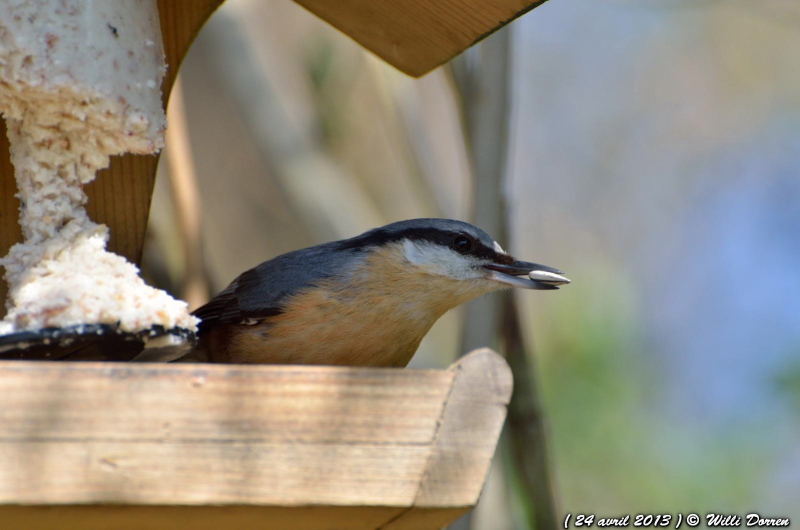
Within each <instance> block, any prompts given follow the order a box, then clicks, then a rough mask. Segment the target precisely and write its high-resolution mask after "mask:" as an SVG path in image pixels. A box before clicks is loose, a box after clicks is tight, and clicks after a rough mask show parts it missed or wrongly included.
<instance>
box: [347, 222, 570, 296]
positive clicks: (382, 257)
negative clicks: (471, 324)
mask: <svg viewBox="0 0 800 530" xmlns="http://www.w3.org/2000/svg"><path fill="white" fill-rule="evenodd" d="M348 243H349V244H350V245H354V246H355V245H361V246H362V248H371V249H373V250H372V253H373V255H374V256H373V258H374V259H372V260H369V261H371V262H372V263H373V264H375V263H382V265H380V267H381V268H384V267H386V268H389V266H390V265H401V268H400V269H399V270H398V267H395V266H393V267H391V268H392V270H393V272H392V273H391V274H394V275H396V276H397V281H398V282H402V281H404V279H405V280H408V279H413V280H414V281H415V283H416V284H417V285H423V284H424V285H427V286H429V289H430V290H431V292H433V290H436V292H439V293H441V294H443V295H450V294H452V295H453V296H455V297H456V298H458V299H459V300H453V302H454V304H453V305H454V306H455V305H458V304H459V303H463V301H465V300H467V299H471V298H476V297H478V296H480V295H482V294H485V293H488V292H491V291H494V290H497V289H502V288H507V287H518V288H522V289H539V290H553V289H558V287H559V286H560V285H564V284H567V283H570V280H569V279H567V278H566V277H565V276H563V273H562V272H561V271H559V270H558V269H554V268H552V267H547V266H545V265H539V264H537V263H531V262H527V261H520V260H517V259H515V258H513V257H512V256H510V255H509V254H508V253H506V252H505V251H504V250H503V248H502V247H501V246H500V245H499V244H498V243H497V242H496V241H494V240H493V239H492V238H491V237H490V236H489V235H488V234H486V232H484V231H483V230H481V229H480V228H477V227H475V226H473V225H471V224H469V223H465V222H462V221H454V220H450V219H413V220H409V221H401V222H398V223H393V224H390V225H387V226H384V227H381V228H377V229H375V230H372V231H370V232H367V233H365V234H363V235H362V236H359V237H357V238H353V239H352V240H348ZM351 248H352V247H351ZM387 276H390V275H387ZM387 281H391V277H390V278H389V279H388V280H387ZM406 283H407V282H406Z"/></svg>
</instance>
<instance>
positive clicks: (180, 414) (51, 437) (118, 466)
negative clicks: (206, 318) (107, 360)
mask: <svg viewBox="0 0 800 530" xmlns="http://www.w3.org/2000/svg"><path fill="white" fill-rule="evenodd" d="M0 394H2V395H3V396H5V397H4V400H3V407H2V408H0V520H2V521H3V526H4V528H5V527H8V528H25V529H26V530H36V529H39V528H41V529H50V528H55V527H58V528H60V529H64V530H66V529H72V528H75V529H77V528H81V529H84V530H86V529H93V528H111V527H113V528H131V529H133V528H148V529H160V528H164V529H166V528H175V527H177V526H176V524H178V523H180V525H179V526H180V527H191V528H196V529H216V528H251V527H252V528H256V527H258V528H281V529H284V530H296V529H309V530H310V529H315V530H319V529H321V528H336V529H351V528H352V529H362V528H363V529H375V528H387V529H392V530H400V529H406V528H408V529H412V528H413V529H416V530H419V529H426V528H430V529H434V528H440V527H441V526H443V525H445V524H447V523H448V522H450V521H452V520H454V519H455V518H457V517H458V516H459V515H460V514H462V513H463V512H465V511H467V510H468V509H470V508H471V507H472V506H474V505H475V503H476V502H477V500H478V496H479V494H480V490H481V487H482V485H483V482H484V480H485V477H486V474H487V472H488V469H489V464H490V461H491V458H492V455H493V453H494V449H495V446H496V444H497V440H498V437H499V435H500V430H501V428H502V424H503V421H504V419H505V415H506V406H507V404H508V402H509V399H510V395H511V373H510V371H509V369H508V366H507V365H506V363H505V361H504V360H503V359H502V358H501V357H500V356H499V355H497V354H496V353H494V352H492V351H490V350H487V349H484V350H478V351H476V352H473V353H472V354H470V355H469V356H466V357H464V358H463V359H462V360H461V361H459V362H458V363H456V364H455V365H453V366H452V367H451V368H450V369H449V370H446V371H437V370H402V369H358V368H337V367H297V366H272V367H266V366H256V367H250V366H248V367H243V366H228V365H190V364H186V365H165V364H140V365H137V364H133V365H131V364H103V363H76V364H61V363H48V362H3V363H0Z"/></svg>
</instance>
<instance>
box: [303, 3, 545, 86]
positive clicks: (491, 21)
mask: <svg viewBox="0 0 800 530" xmlns="http://www.w3.org/2000/svg"><path fill="white" fill-rule="evenodd" d="M295 1H296V2H297V3H298V4H300V5H302V6H303V7H305V8H306V9H308V10H309V11H311V12H312V13H314V14H316V15H317V16H319V17H320V18H322V19H324V20H326V21H327V22H329V23H330V24H331V25H333V26H335V27H336V28H337V29H339V30H340V31H342V32H344V33H346V34H347V35H348V36H350V37H351V38H353V39H354V40H355V41H357V42H358V43H359V44H361V45H362V46H364V47H365V48H367V49H368V50H370V51H371V52H372V53H374V54H375V55H377V56H379V57H381V58H382V59H383V60H385V61H386V62H388V63H389V64H391V65H393V66H394V67H396V68H398V69H400V70H402V71H403V72H405V73H407V74H409V75H412V76H414V77H419V76H421V75H423V74H426V73H428V72H429V71H431V70H433V69H434V68H436V67H437V66H440V65H442V64H444V63H446V62H447V61H449V60H450V59H452V58H453V57H455V56H456V55H458V54H459V53H461V52H463V51H464V50H466V49H467V48H469V47H470V46H472V45H473V44H475V43H476V42H478V41H479V40H481V39H483V38H484V37H486V36H488V35H490V34H491V33H493V32H494V31H496V30H498V29H500V28H501V27H503V26H505V25H506V24H508V23H509V22H511V21H512V20H514V19H515V18H517V17H519V16H521V15H523V14H525V13H527V12H528V11H530V10H531V9H533V8H535V7H537V6H539V5H541V4H543V3H544V2H545V1H546V0H494V1H492V2H486V1H485V0H437V1H435V2H431V1H430V0H394V1H392V2H375V1H373V0H338V1H336V2H331V1H330V0H295Z"/></svg>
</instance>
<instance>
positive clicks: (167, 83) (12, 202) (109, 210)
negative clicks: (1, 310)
mask: <svg viewBox="0 0 800 530" xmlns="http://www.w3.org/2000/svg"><path fill="white" fill-rule="evenodd" d="M222 1H223V0H159V1H158V9H159V14H160V17H161V33H162V37H163V41H164V52H165V53H166V56H167V64H168V66H169V69H168V70H167V75H166V76H165V78H164V82H163V83H162V86H161V90H162V92H163V94H164V98H163V99H164V101H165V102H166V101H167V100H168V99H169V93H170V90H171V88H172V85H173V83H174V81H175V77H176V76H177V73H178V69H179V67H180V64H181V61H182V60H183V57H184V56H185V55H186V52H187V51H188V49H189V46H190V45H191V43H192V41H193V40H194V38H195V36H196V35H197V33H198V32H199V31H200V28H201V27H202V25H203V24H204V23H205V21H206V20H207V19H208V17H210V16H211V14H212V13H213V12H214V11H215V10H216V9H217V7H219V6H220V4H222ZM0 137H1V138H0V208H2V210H1V211H0V255H5V254H7V253H8V249H9V248H11V246H12V245H13V244H14V243H17V242H19V241H21V239H22V236H21V231H20V228H19V225H18V221H17V218H18V212H19V201H18V200H17V198H16V197H15V196H14V195H15V194H16V192H17V187H16V183H15V181H14V172H13V167H12V165H11V161H10V159H9V152H8V139H7V137H6V128H5V121H4V120H0ZM157 165H158V156H157V155H149V156H145V155H131V154H128V155H123V156H115V157H112V158H111V165H110V166H109V168H108V169H105V170H103V171H101V172H99V173H98V176H97V179H95V181H94V182H92V183H91V184H89V185H88V186H87V187H86V192H87V194H88V195H89V203H88V204H87V211H88V212H89V215H90V216H91V218H92V219H93V220H94V221H96V222H98V223H104V224H106V225H108V226H109V227H110V229H111V241H110V243H109V249H110V250H112V251H113V252H116V253H118V254H121V255H123V256H125V257H126V258H128V259H129V260H130V261H132V262H134V263H138V262H139V261H140V259H141V254H142V246H143V245H144V234H145V231H146V229H147V218H148V215H149V212H150V199H151V197H152V195H153V186H154V184H155V175H156V166H157ZM5 290H6V286H5V285H3V286H2V290H1V291H0V295H2V299H3V300H4V299H5Z"/></svg>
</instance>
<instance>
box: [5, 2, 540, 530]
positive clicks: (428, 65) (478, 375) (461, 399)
mask: <svg viewBox="0 0 800 530" xmlns="http://www.w3.org/2000/svg"><path fill="white" fill-rule="evenodd" d="M296 1H297V2H298V3H299V4H301V5H302V6H303V7H305V8H306V9H308V10H309V11H311V12H312V13H314V14H316V15H317V16H319V17H321V18H323V19H324V20H326V21H328V22H329V23H330V24H332V25H333V26H335V27H337V28H338V29H339V30H341V31H342V32H344V33H345V34H347V35H349V36H350V37H352V38H353V39H354V40H356V41H358V42H359V43H360V44H362V45H363V46H364V47H365V48H367V49H369V50H370V51H372V52H374V53H375V54H377V55H378V56H380V57H381V58H383V59H384V60H386V61H387V62H389V63H390V64H392V65H394V66H396V67H397V68H399V69H400V70H402V71H403V72H405V73H407V74H410V75H413V76H420V75H423V74H425V73H426V72H428V71H430V70H431V69H433V68H435V67H437V66H439V65H441V64H443V63H445V62H446V61H448V60H449V59H451V58H452V57H454V56H455V55H457V54H459V53H460V52H462V51H463V50H464V49H466V48H467V47H469V46H471V45H472V44H474V43H476V42H477V41H479V40H480V39H482V38H483V37H485V36H487V35H489V34H490V33H492V32H493V31H495V30H497V29H498V28H500V27H502V26H503V25H505V24H506V23H508V22H510V21H511V20H513V19H514V18H516V17H517V16H519V15H521V14H523V13H525V12H527V11H528V10H530V9H533V8H534V7H536V6H538V5H539V4H541V3H543V0H496V1H494V2H485V1H481V0H440V1H437V2H429V1H427V0H389V1H382V2H372V1H368V0H337V1H330V0H296ZM221 3H222V0H158V8H159V16H160V23H161V32H162V37H163V42H164V50H165V53H166V56H167V64H168V65H169V71H168V73H167V75H166V77H165V78H164V81H163V84H162V91H163V95H164V101H165V102H166V101H167V100H168V98H169V93H170V89H171V87H172V86H173V83H174V81H175V78H176V75H177V72H178V67H179V65H180V63H181V60H182V59H183V57H184V56H185V55H186V52H187V51H188V48H189V46H190V44H191V42H192V40H193V39H194V37H195V36H196V35H197V33H198V31H199V30H200V28H201V27H202V26H203V24H204V23H205V21H206V20H207V19H208V18H209V17H210V16H211V15H212V13H213V12H214V11H215V10H216V9H217V8H218V7H219V5H220V4H221ZM157 161H158V158H157V156H143V155H132V154H127V155H124V156H119V157H113V158H112V160H111V165H110V167H109V168H108V169H107V170H104V171H102V172H100V173H99V174H98V177H97V179H96V180H95V181H94V182H92V183H91V184H89V185H88V187H87V193H88V195H89V203H88V205H87V210H88V212H89V214H90V216H91V218H92V219H93V220H95V221H96V222H99V223H104V224H106V225H108V226H109V227H110V229H111V240H110V244H109V249H110V250H112V251H113V252H116V253H118V254H121V255H123V256H125V257H126V258H128V259H129V260H130V261H132V262H135V263H138V262H139V260H140V258H141V253H142V247H143V243H144V235H145V230H146V225H147V219H148V214H149V208H150V200H151V196H152V193H153V186H154V180H155V172H156V165H157ZM13 175H14V173H13V168H12V167H11V164H10V161H9V145H8V140H7V137H6V131H5V125H4V122H3V120H0V254H5V253H7V252H8V250H9V248H10V247H11V246H12V245H13V244H14V243H16V242H18V241H20V239H21V233H20V228H19V225H18V223H17V212H18V210H19V201H18V200H17V198H16V197H15V193H16V191H17V189H16V184H15V181H14V176H13ZM2 289H3V290H4V286H3V288H2ZM2 294H3V292H0V296H2ZM0 393H2V395H3V396H4V400H3V407H2V410H0V521H2V522H3V525H2V526H3V528H9V529H12V528H25V529H26V530H35V529H39V528H41V529H51V528H60V529H64V530H68V529H72V528H75V529H78V528H80V529H82V530H91V529H100V528H120V529H126V528H130V529H140V528H149V529H158V528H181V527H186V528H193V529H198V530H201V529H215V528H256V527H257V528H280V529H285V530H293V529H309V530H312V529H313V530H320V529H325V528H330V529H374V528H382V529H393V530H399V529H404V528H408V529H414V530H419V529H427V528H430V529H433V528H440V527H442V526H444V525H446V524H448V523H449V522H451V521H453V520H454V519H455V518H457V517H458V516H459V515H461V514H462V513H464V512H465V511H467V510H469V509H470V508H472V507H473V506H474V505H475V503H476V502H477V500H478V496H479V494H480V491H481V488H482V486H483V482H484V480H485V477H486V473H487V471H488V467H489V463H490V461H491V458H492V455H493V453H494V449H495V447H496V444H497V440H498V437H499V433H500V429H501V427H502V424H503V421H504V419H505V414H506V405H507V404H508V401H509V398H510V394H511V374H510V372H509V369H508V366H507V365H506V363H505V361H504V360H503V359H502V358H501V357H500V356H498V355H497V354H496V353H493V352H491V351H489V350H481V351H478V352H474V353H472V354H470V355H469V356H467V357H465V358H463V359H462V360H461V361H459V362H458V363H456V364H455V365H453V366H452V367H451V368H450V369H449V370H445V371H422V370H397V369H348V368H331V367H294V366H285V367H249V366H248V367H242V366H222V365H167V364H113V363H72V364H65V363H52V362H12V361H5V362H0Z"/></svg>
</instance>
